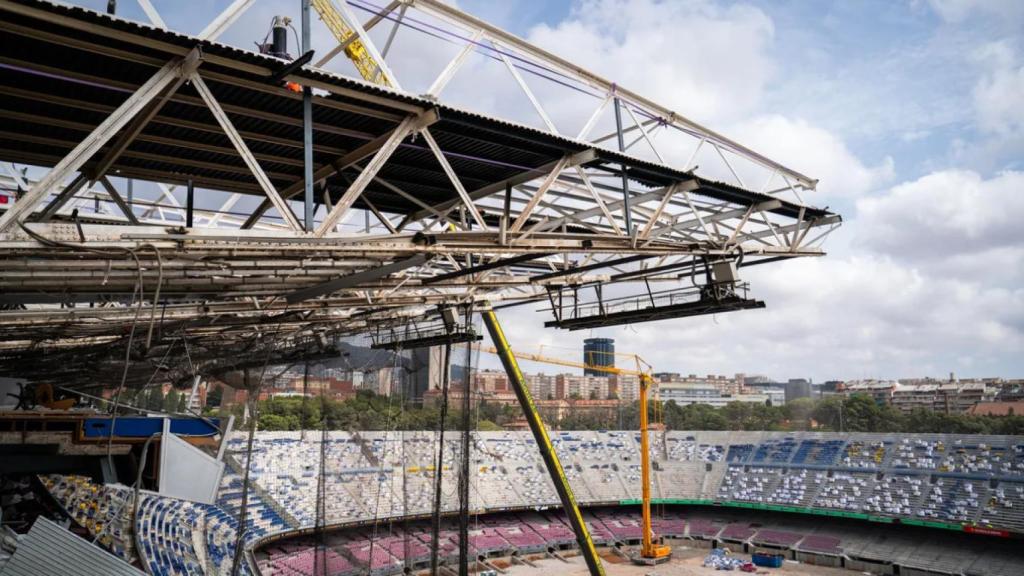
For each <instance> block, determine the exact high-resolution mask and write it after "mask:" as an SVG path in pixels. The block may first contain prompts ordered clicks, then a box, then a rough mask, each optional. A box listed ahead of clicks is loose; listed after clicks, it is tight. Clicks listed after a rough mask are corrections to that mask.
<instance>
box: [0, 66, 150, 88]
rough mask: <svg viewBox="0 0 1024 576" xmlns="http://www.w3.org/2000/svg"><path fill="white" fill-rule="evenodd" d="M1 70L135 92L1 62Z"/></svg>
mask: <svg viewBox="0 0 1024 576" xmlns="http://www.w3.org/2000/svg"><path fill="white" fill-rule="evenodd" d="M0 68H6V69H8V70H14V71H16V72H23V73H25V74H34V75H36V76H42V77H44V78H52V79H54V80H64V81H66V82H74V83H75V84H82V85H83V86H92V87H93V88H105V89H107V90H114V91H116V92H123V93H126V94H131V93H133V92H135V91H134V90H128V89H126V88H118V87H117V86H110V85H108V84H100V83H99V82H90V81H89V80H79V79H78V78H72V77H70V76H62V75H60V74H53V73H52V72H42V71H40V70H33V69H31V68H23V67H21V66H13V65H11V64H4V63H2V62H0Z"/></svg>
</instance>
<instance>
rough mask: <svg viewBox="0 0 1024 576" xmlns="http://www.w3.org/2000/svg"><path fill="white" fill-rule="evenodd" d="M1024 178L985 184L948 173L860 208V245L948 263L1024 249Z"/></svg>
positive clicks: (1003, 177)
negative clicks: (968, 256)
mask: <svg viewBox="0 0 1024 576" xmlns="http://www.w3.org/2000/svg"><path fill="white" fill-rule="evenodd" d="M1022 189H1024V173H1022V172H1006V173H1002V174H999V175H997V176H995V177H994V178H991V179H988V180H986V179H983V178H982V177H981V176H980V175H978V174H977V173H975V172H971V171H956V170H948V171H942V172H935V173H932V174H928V175H926V176H924V177H922V178H919V179H917V180H914V181H912V182H907V183H904V184H900V185H899V186H896V187H894V188H893V189H892V190H891V191H890V192H889V193H888V194H886V195H884V196H879V197H871V198H864V199H862V200H860V201H859V202H858V203H857V218H858V220H859V221H860V223H861V226H860V232H861V234H862V235H863V237H862V238H861V239H860V242H861V243H862V244H863V245H864V246H866V247H868V248H870V249H872V250H875V251H877V252H879V253H883V254H893V255H895V256H896V257H898V258H907V259H915V260H919V259H937V260H943V259H947V258H949V257H951V256H954V255H963V254H970V253H976V252H980V251H987V250H992V249H997V248H1007V247H1017V248H1022V249H1024V236H1022V235H1021V233H1020V222H1019V214H1021V213H1024V195H1022V194H1021V190H1022Z"/></svg>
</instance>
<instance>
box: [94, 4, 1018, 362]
mask: <svg viewBox="0 0 1024 576" xmlns="http://www.w3.org/2000/svg"><path fill="white" fill-rule="evenodd" d="M81 3H82V4H85V5H89V6H91V7H93V8H102V7H104V6H105V4H106V2H105V0H104V1H99V0H92V1H83V2H81ZM119 4H120V5H121V6H120V7H119V10H120V11H121V13H122V14H123V15H125V16H126V17H130V18H138V19H143V18H144V16H143V14H142V13H141V11H140V10H139V9H138V8H137V6H136V5H135V4H134V3H133V2H131V1H130V0H121V2H119ZM154 4H155V5H156V6H157V8H158V9H159V10H160V11H161V14H162V15H163V16H164V19H165V20H166V21H167V23H168V25H169V26H170V27H171V28H174V29H178V30H182V31H186V32H193V33H195V32H197V31H198V30H199V29H201V28H202V27H203V26H204V25H205V23H206V22H207V21H208V20H209V19H210V18H212V17H213V16H214V15H215V14H216V13H217V12H218V11H219V10H220V9H222V8H223V7H224V6H226V5H227V4H228V2H227V0H218V1H198V0H196V1H190V2H181V3H179V2H168V1H161V0H156V1H155V2H154ZM459 5H460V7H462V8H463V9H465V10H467V11H469V12H471V13H473V14H475V15H477V16H479V17H481V18H484V19H485V20H488V21H490V22H492V23H494V24H496V25H498V26H501V27H503V28H505V29H507V30H510V31H511V32H513V33H516V34H518V35H520V36H522V37H524V38H527V39H528V40H531V41H533V42H535V43H537V44H539V45H540V46H542V47H544V48H547V49H548V50H551V51H552V52H555V53H557V54H559V55H561V56H563V57H565V58H568V59H570V60H572V61H574V62H576V63H578V64H580V65H582V66H584V67H586V68H589V69H591V70H594V71H595V72H597V73H599V74H601V75H602V76H604V77H606V78H608V79H610V80H612V81H614V82H617V83H618V84H620V85H623V86H626V87H629V88H630V89H632V90H633V91H635V92H638V93H640V94H642V95H645V96H647V97H649V98H651V99H654V100H656V101H658V102H660V103H662V104H664V105H666V106H667V107H670V108H672V109H674V110H677V111H679V112H681V113H682V114H684V115H687V116H688V117H690V118H692V119H694V120H696V121H698V122H700V123H702V124H704V125H707V126H710V127H712V128H713V129H715V130H717V131H720V132H723V133H725V134H727V135H729V136H731V137H733V138H735V139H737V140H739V141H740V142H742V143H744V144H746V145H748V146H750V147H752V148H754V149H755V150H758V151H759V152H761V153H763V154H765V155H767V156H769V157H771V158H773V159H776V160H779V161H781V162H783V163H785V164H787V165H788V166H790V167H792V168H794V169H796V170H798V171H801V172H803V173H805V174H808V175H810V176H812V177H815V178H818V179H819V180H820V183H819V186H818V191H817V192H815V193H813V194H810V195H809V196H807V197H806V199H807V201H808V202H810V203H813V204H816V205H819V206H829V207H831V208H832V209H833V210H836V211H838V212H840V213H841V214H842V215H843V217H844V219H845V224H844V226H843V227H842V228H840V229H839V230H838V231H837V232H836V233H834V234H833V235H832V237H831V238H830V239H829V241H828V243H826V245H825V248H826V249H827V250H828V252H829V255H828V256H827V257H825V258H820V259H801V260H798V261H794V262H790V263H785V264H779V265H773V266H762V267H754V268H747V269H745V270H744V279H745V280H748V281H750V282H751V284H752V288H753V290H754V294H755V295H756V296H757V297H759V298H761V299H763V300H765V301H766V302H767V305H768V308H767V309H766V310H760V311H749V312H741V313H734V314H725V315H720V316H715V317H705V318H697V319H684V320H676V321H667V322H659V323H654V324H646V325H637V326H627V327H618V328H610V329H604V330H600V331H595V332H593V333H562V332H554V331H551V330H543V329H542V323H543V321H544V320H545V319H547V318H546V316H544V315H543V314H541V313H534V312H528V311H527V310H526V309H525V308H524V309H521V311H520V312H518V313H515V314H511V313H506V314H505V315H504V321H505V322H506V331H507V332H508V333H509V337H510V339H511V340H512V342H513V344H514V345H515V346H516V347H519V348H522V349H524V350H530V349H533V350H536V348H537V346H538V345H541V344H544V345H556V346H563V347H567V348H572V347H577V348H578V346H579V342H580V340H582V338H584V337H587V336H590V335H600V336H610V337H614V338H615V339H616V341H617V347H618V349H619V350H620V351H627V352H638V353H640V354H641V355H643V356H644V357H645V358H646V359H647V360H648V361H650V362H651V363H652V364H653V365H654V366H655V367H656V368H657V369H658V370H664V371H680V372H685V373H722V374H727V373H728V374H731V373H734V372H746V373H764V374H768V375H771V376H774V377H777V378H785V377H797V376H805V377H813V378H814V379H815V380H826V379H833V378H838V379H852V378H868V377H878V378H896V377H912V376H925V375H930V376H945V375H947V374H948V373H949V372H951V371H952V372H956V373H957V375H959V376H1004V377H1011V376H1017V377H1021V376H1024V288H1022V280H1024V231H1022V229H1021V225H1020V214H1022V213H1024V2H1022V1H1020V0H877V1H872V0H860V1H857V2H834V3H830V2H824V1H820V2H819V1H815V2H811V1H806V0H803V1H800V0H792V1H787V0H778V1H771V2H769V1H757V0H749V1H726V0H721V1H719V0H685V1H684V0H675V1H671V2H659V1H655V0H631V1H630V0H627V1H623V0H619V1H616V0H565V1H561V2H559V1H556V0H537V1H520V2H511V1H509V2H493V1H489V0H474V1H471V0H460V1H459ZM298 6H299V0H273V1H271V0H257V4H256V5H255V6H254V7H253V8H252V9H251V10H250V11H249V12H248V13H247V14H246V15H245V16H243V18H242V19H241V20H239V22H237V23H236V24H235V25H234V26H233V27H232V28H231V29H230V30H229V31H228V32H227V34H226V35H225V36H224V37H223V38H222V39H223V40H225V41H227V42H230V43H233V44H237V45H239V46H243V47H247V48H251V47H252V42H253V41H254V40H258V39H261V38H262V36H263V34H264V31H265V30H266V28H267V25H268V23H269V20H270V17H271V16H272V15H273V14H277V13H282V14H289V15H292V16H294V17H296V18H297V17H298ZM363 17H365V16H363ZM316 26H320V24H318V23H317V24H316ZM314 30H316V28H314ZM316 34H317V36H316V39H315V42H314V48H319V49H320V50H321V51H322V50H324V49H327V48H329V47H330V37H329V36H328V35H327V34H326V33H324V31H323V30H320V31H319V32H316ZM456 49H457V48H455V47H452V46H445V45H440V46H438V45H437V44H430V43H429V42H428V40H427V39H424V38H417V37H415V36H410V35H408V34H407V35H404V36H403V35H401V34H400V35H399V37H398V40H397V41H396V44H395V46H394V49H393V51H392V53H391V54H390V55H389V61H390V62H391V65H392V67H393V68H394V69H395V72H396V75H397V76H398V77H399V78H400V79H401V80H402V83H403V87H404V88H407V89H409V90H410V91H413V92H423V91H425V88H426V86H428V85H429V81H430V79H431V78H433V76H434V75H436V74H437V73H438V71H439V70H440V69H441V68H443V66H444V63H445V62H446V61H447V60H448V59H449V58H450V57H451V54H453V53H454V51H455V50H456ZM321 53H322V52H321ZM345 64H346V63H344V62H342V63H339V64H337V66H339V68H337V70H338V71H341V72H344V73H349V74H351V73H352V71H351V70H350V69H349V70H345V69H344V66H345ZM470 70H471V72H470V73H468V74H465V75H462V73H460V80H458V81H455V82H453V83H452V85H451V87H450V88H448V89H446V92H445V94H444V95H443V98H444V99H446V100H449V101H454V102H456V103H457V104H460V105H463V106H468V107H473V108H477V109H480V110H483V111H491V112H494V111H503V110H511V109H512V108H513V106H512V104H509V103H507V102H505V101H504V100H503V98H504V96H503V93H504V91H503V90H499V89H495V90H494V92H495V94H492V95H490V96H483V97H482V96H481V91H480V90H479V89H478V88H475V89H472V90H471V89H470V88H471V86H470V85H471V84H473V83H476V84H478V85H479V84H480V83H481V82H482V81H490V78H491V77H490V76H489V75H488V74H489V72H486V71H484V70H483V69H479V70H475V71H472V70H473V68H472V65H471V68H470ZM463 78H464V79H463ZM506 80H507V79H506ZM494 81H495V82H497V80H494ZM459 82H463V83H464V84H462V85H460V84H459ZM496 86H497V85H496ZM566 108H568V107H566ZM573 113H574V111H573V110H571V109H566V110H554V111H552V115H553V116H556V123H557V121H558V120H559V117H560V116H565V117H567V118H568V117H569V116H571V115H572V114H573ZM566 121H567V122H568V121H570V120H566ZM529 368H531V369H532V368H533V367H529ZM549 371H550V368H549Z"/></svg>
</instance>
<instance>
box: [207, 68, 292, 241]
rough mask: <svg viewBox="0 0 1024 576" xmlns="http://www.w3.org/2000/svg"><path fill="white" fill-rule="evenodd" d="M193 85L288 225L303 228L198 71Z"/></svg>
mask: <svg viewBox="0 0 1024 576" xmlns="http://www.w3.org/2000/svg"><path fill="white" fill-rule="evenodd" d="M192 85H193V86H194V87H195V89H196V92H198V93H199V96H200V97H201V98H202V99H203V101H205V102H206V105H207V107H209V108H210V112H212V113H213V116H214V118H216V119H217V123H218V124H220V127H221V128H222V129H223V130H224V133H225V134H227V136H228V139H229V140H231V143H232V144H233V145H234V146H235V149H236V150H238V155H239V156H241V157H242V160H243V161H244V162H245V165H246V166H248V167H249V171H251V172H252V175H253V176H255V177H256V182H257V183H258V184H259V186H260V188H262V189H263V193H264V194H266V195H267V198H268V199H269V200H270V201H271V202H272V203H273V204H274V208H277V211H278V213H279V214H280V215H281V218H283V219H284V221H285V222H286V223H287V224H288V226H289V227H290V228H292V229H294V230H296V231H299V230H302V224H300V223H299V220H298V218H296V217H295V213H294V212H292V209H291V208H290V207H289V206H288V203H287V202H286V201H285V200H284V199H283V198H281V195H280V194H278V193H277V190H276V189H275V188H274V184H273V183H272V182H271V181H270V177H268V176H267V174H266V172H264V171H263V168H262V167H261V166H260V163H259V161H258V160H256V158H254V157H253V155H252V152H251V151H250V150H249V146H248V145H247V144H246V143H245V140H244V139H242V136H241V135H239V134H238V131H237V130H235V125H234V124H233V123H232V122H231V119H230V118H228V115H227V113H225V112H224V109H223V108H221V107H220V103H218V102H217V98H216V97H214V95H213V92H211V91H210V88H209V86H207V85H206V82H204V81H203V78H202V76H200V75H199V74H198V73H195V72H193V73H192Z"/></svg>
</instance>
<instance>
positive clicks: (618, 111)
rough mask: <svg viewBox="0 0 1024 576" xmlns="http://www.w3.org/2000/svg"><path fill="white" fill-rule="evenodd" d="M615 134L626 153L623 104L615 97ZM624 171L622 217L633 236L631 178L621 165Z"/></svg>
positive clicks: (629, 234)
mask: <svg viewBox="0 0 1024 576" xmlns="http://www.w3.org/2000/svg"><path fill="white" fill-rule="evenodd" d="M615 132H616V135H617V136H618V139H619V152H625V151H626V145H625V144H626V143H625V141H624V140H623V138H622V104H620V103H619V97H618V96H616V97H615ZM619 170H621V171H622V215H623V216H624V217H625V221H626V236H632V235H633V215H632V214H630V212H629V177H627V176H626V165H625V164H619Z"/></svg>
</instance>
